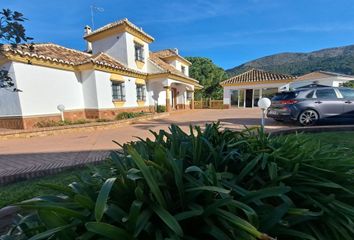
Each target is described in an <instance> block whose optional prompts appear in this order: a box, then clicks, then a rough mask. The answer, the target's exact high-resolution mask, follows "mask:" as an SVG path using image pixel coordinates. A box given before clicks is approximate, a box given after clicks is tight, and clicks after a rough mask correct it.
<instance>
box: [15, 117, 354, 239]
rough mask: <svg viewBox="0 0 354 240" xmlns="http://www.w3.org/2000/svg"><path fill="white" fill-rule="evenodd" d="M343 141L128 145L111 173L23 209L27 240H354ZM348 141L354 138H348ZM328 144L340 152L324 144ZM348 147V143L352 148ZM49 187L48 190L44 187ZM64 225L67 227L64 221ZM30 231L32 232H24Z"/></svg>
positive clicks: (208, 132)
mask: <svg viewBox="0 0 354 240" xmlns="http://www.w3.org/2000/svg"><path fill="white" fill-rule="evenodd" d="M332 134H333V135H325V134H324V135H321V134H319V135H317V134H289V135H286V136H274V137H269V136H267V135H266V134H264V133H263V132H262V131H261V130H260V131H258V132H257V131H243V132H234V131H229V130H225V131H221V130H220V127H219V126H218V125H217V124H212V125H207V126H206V127H205V129H204V128H203V130H202V129H201V128H200V127H194V129H192V128H191V132H190V133H189V134H188V133H185V132H183V131H182V130H181V129H180V128H179V127H177V126H171V128H170V132H166V131H164V130H161V131H159V132H156V133H154V135H155V139H151V140H146V141H143V140H141V141H137V142H132V143H128V144H124V145H123V146H122V149H121V150H119V151H117V152H114V153H112V155H111V161H107V164H108V165H109V166H108V168H106V170H107V171H105V170H103V171H102V170H100V169H98V170H96V171H95V173H94V174H92V175H89V176H87V175H86V176H84V177H80V180H78V181H76V182H73V183H72V184H70V185H69V186H67V187H63V186H58V184H54V185H53V184H49V185H48V184H47V185H46V187H47V188H49V189H52V191H53V194H51V196H43V197H39V198H36V199H32V200H29V201H26V202H22V203H21V204H19V205H18V207H20V208H21V210H20V211H21V213H22V214H23V215H25V216H24V217H23V216H21V217H19V219H18V220H21V224H20V225H19V226H18V225H13V228H12V232H11V234H12V235H14V234H17V235H19V236H22V237H23V239H27V238H31V237H33V239H37V238H38V239H39V237H42V236H46V237H50V238H53V239H54V238H57V239H61V236H70V238H71V239H78V238H81V237H85V236H90V238H91V239H97V238H102V237H104V238H105V239H117V238H122V239H137V240H139V239H142V240H144V239H166V238H172V239H262V240H274V239H287V240H300V239H301V240H305V239H306V240H314V239H331V240H352V239H353V237H354V230H353V222H354V214H353V212H354V208H353V201H354V194H353V192H354V188H353V180H354V173H353V172H352V171H351V169H353V157H352V155H351V154H349V153H350V152H349V151H350V150H349V149H348V146H349V145H347V144H352V142H351V141H350V139H351V137H350V136H351V134H352V132H348V133H345V135H347V136H346V137H342V138H339V137H338V138H337V139H333V141H339V140H341V139H344V140H345V143H344V145H343V146H341V145H340V143H339V142H338V143H336V144H338V147H336V146H334V145H333V144H332V143H333V142H332V141H330V140H328V139H329V138H333V136H335V135H339V134H337V133H332ZM341 135H342V136H343V135H344V134H342V133H341ZM323 138H324V139H327V140H328V141H330V143H331V144H330V145H329V144H326V143H320V142H319V141H321V140H320V139H323ZM347 140H348V141H347ZM42 187H43V186H42ZM58 216H60V218H58ZM23 229H26V231H24V230H23Z"/></svg>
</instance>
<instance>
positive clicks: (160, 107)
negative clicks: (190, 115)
mask: <svg viewBox="0 0 354 240" xmlns="http://www.w3.org/2000/svg"><path fill="white" fill-rule="evenodd" d="M156 112H158V113H163V112H166V106H161V105H157V107H156Z"/></svg>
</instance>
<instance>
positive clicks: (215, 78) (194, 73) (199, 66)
mask: <svg viewBox="0 0 354 240" xmlns="http://www.w3.org/2000/svg"><path fill="white" fill-rule="evenodd" d="M187 59H188V61H190V62H191V63H192V66H191V67H190V69H189V74H190V76H191V77H192V78H195V79H197V80H199V83H200V84H201V85H202V86H203V87H204V88H203V89H202V90H199V91H196V93H195V98H196V99H200V98H213V99H222V94H223V93H222V87H221V86H220V82H221V81H223V80H225V79H226V78H227V74H226V72H225V71H224V69H222V68H221V67H219V66H217V65H215V64H214V63H213V61H212V60H211V59H209V58H204V57H187Z"/></svg>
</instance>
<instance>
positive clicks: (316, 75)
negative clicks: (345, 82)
mask: <svg viewBox="0 0 354 240" xmlns="http://www.w3.org/2000/svg"><path fill="white" fill-rule="evenodd" d="M329 77H345V78H354V76H350V75H346V74H341V73H334V72H327V71H316V72H311V73H308V74H305V75H302V76H300V77H298V78H297V80H316V79H321V78H329Z"/></svg>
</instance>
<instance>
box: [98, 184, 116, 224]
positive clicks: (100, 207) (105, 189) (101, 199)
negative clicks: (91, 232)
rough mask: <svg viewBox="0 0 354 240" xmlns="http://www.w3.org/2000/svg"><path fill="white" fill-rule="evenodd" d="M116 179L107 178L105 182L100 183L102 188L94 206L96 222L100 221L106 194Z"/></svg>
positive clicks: (105, 206) (106, 198) (105, 205)
mask: <svg viewBox="0 0 354 240" xmlns="http://www.w3.org/2000/svg"><path fill="white" fill-rule="evenodd" d="M116 179H117V178H109V179H107V180H106V182H105V183H104V184H103V185H102V188H101V190H100V192H99V194H98V196H97V200H96V206H95V218H96V221H97V222H99V221H101V219H102V217H103V214H104V212H105V210H106V208H107V200H108V196H109V193H110V192H111V189H112V186H113V184H114V181H115V180H116Z"/></svg>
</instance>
